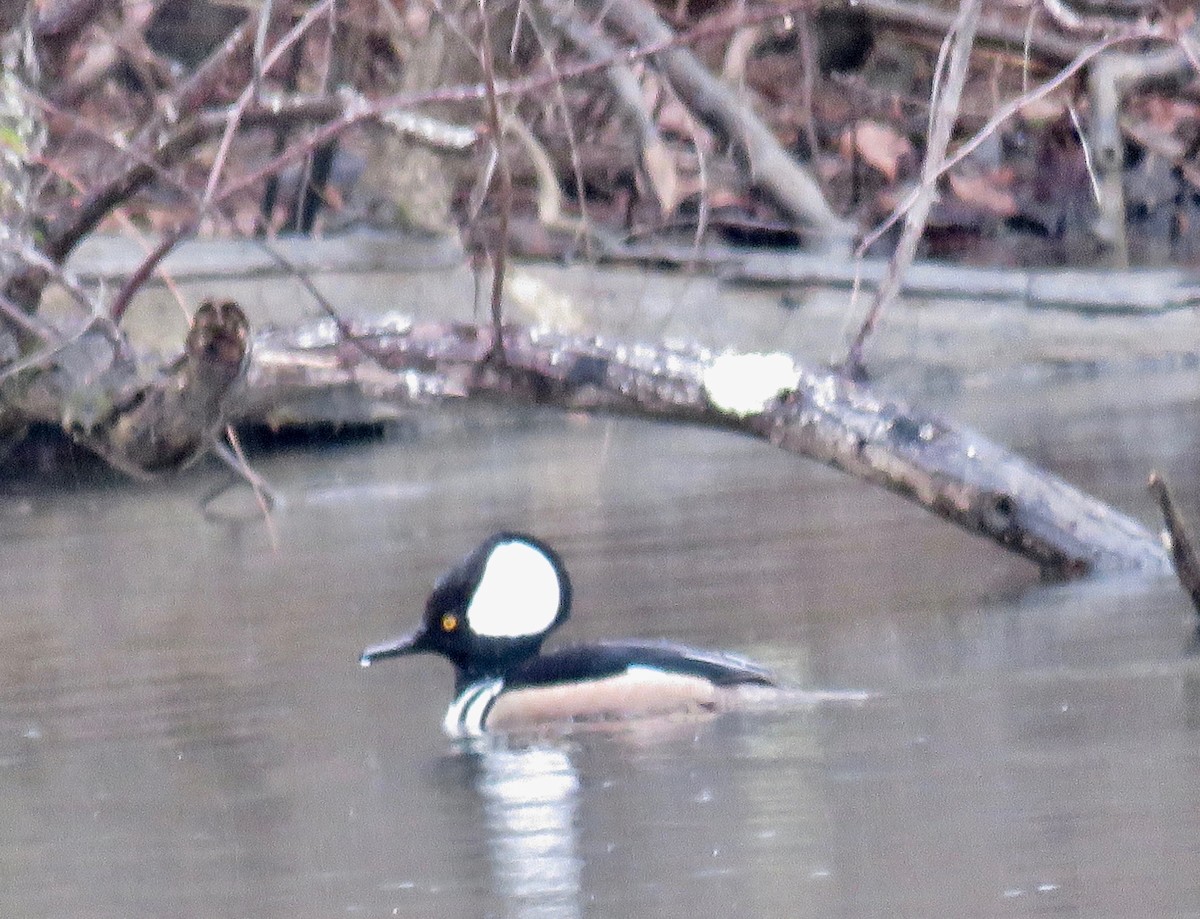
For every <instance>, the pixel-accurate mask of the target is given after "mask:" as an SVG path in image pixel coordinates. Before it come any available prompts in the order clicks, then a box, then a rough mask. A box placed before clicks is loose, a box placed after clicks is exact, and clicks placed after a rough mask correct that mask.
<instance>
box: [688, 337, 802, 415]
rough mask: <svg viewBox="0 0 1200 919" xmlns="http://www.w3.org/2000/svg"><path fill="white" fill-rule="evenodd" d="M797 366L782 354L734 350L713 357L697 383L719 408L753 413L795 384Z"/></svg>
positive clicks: (798, 370) (741, 412)
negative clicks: (736, 351) (733, 351)
mask: <svg viewBox="0 0 1200 919" xmlns="http://www.w3.org/2000/svg"><path fill="white" fill-rule="evenodd" d="M799 379H800V369H799V368H798V367H797V366H796V364H795V363H794V362H793V361H792V359H791V357H789V356H788V355H786V354H780V353H778V352H775V353H773V354H736V353H732V352H727V353H725V354H719V355H717V356H716V357H715V358H713V360H712V363H711V364H709V365H708V367H706V368H705V369H704V372H703V376H702V377H701V383H702V384H703V386H704V392H705V394H706V395H707V396H708V400H709V401H710V402H711V403H712V404H713V406H715V407H716V408H718V409H720V410H721V411H723V412H729V413H730V414H731V415H737V416H738V417H739V418H745V417H747V416H749V415H757V414H758V413H759V412H761V411H762V410H763V409H765V408H766V406H767V404H768V403H769V402H771V401H772V400H774V399H775V398H777V397H778V396H779V394H780V393H783V392H788V391H789V390H793V389H795V388H796V385H797V383H798V381H799Z"/></svg>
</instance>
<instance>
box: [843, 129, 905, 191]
mask: <svg viewBox="0 0 1200 919" xmlns="http://www.w3.org/2000/svg"><path fill="white" fill-rule="evenodd" d="M842 141H843V152H849V151H846V150H845V149H844V148H845V146H846V141H847V138H846V137H845V136H843V139H842ZM853 144H854V149H856V150H857V151H858V154H859V156H861V157H862V158H863V159H864V160H866V162H867V163H868V164H870V165H871V166H873V167H874V168H875V169H877V170H878V171H879V172H881V173H883V174H884V175H885V176H886V177H887V179H888V181H889V182H894V181H896V176H897V175H899V173H900V163H901V161H902V160H904V159H905V158H906V157H909V158H911V157H912V155H913V148H912V144H910V143H909V142H908V139H907V138H905V137H902V136H901V135H899V134H897V133H896V132H895V131H894V130H892V129H891V128H889V127H888V126H887V125H885V124H881V123H880V122H878V121H860V122H858V124H857V125H855V127H854V132H853Z"/></svg>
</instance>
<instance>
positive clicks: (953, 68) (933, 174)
mask: <svg viewBox="0 0 1200 919" xmlns="http://www.w3.org/2000/svg"><path fill="white" fill-rule="evenodd" d="M982 6H983V0H963V3H962V6H961V7H959V14H958V18H957V20H955V23H954V29H953V30H952V31H951V33H950V34H949V35H947V37H946V39H947V44H948V46H949V48H950V51H949V55H948V57H947V55H946V53H945V52H946V45H944V46H943V49H942V52H943V53H942V54H940V55H939V57H938V61H939V64H940V63H941V62H942V61H943V60H946V61H947V64H946V79H945V83H944V85H942V84H941V81H940V73H941V69H940V68H939V70H938V72H937V76H935V79H934V98H935V99H936V100H937V102H936V104H935V105H934V107H933V109H932V111H931V113H930V128H929V138H928V141H927V146H926V148H925V160H924V163H923V164H922V166H921V184H920V186H919V188H918V196H917V198H916V200H915V201H914V202H913V205H912V207H911V208H910V209H909V210H908V212H907V213H906V214H905V218H904V230H903V232H902V233H901V234H900V241H899V242H898V243H897V244H896V251H895V253H894V254H893V255H892V260H891V262H890V263H889V265H888V273H887V275H886V277H884V279H883V283H882V284H880V285H879V288H878V289H877V290H876V292H875V299H874V301H873V302H872V304H871V309H870V311H869V312H868V313H867V317H866V319H864V320H863V323H862V326H861V327H860V328H859V330H858V334H857V335H856V336H855V338H854V341H853V343H852V344H851V345H850V351H849V353H848V354H847V356H846V370H847V371H848V372H849V373H850V375H852V376H855V375H858V374H859V373H861V371H862V366H863V363H862V359H863V348H864V346H865V345H866V341H867V338H868V337H869V336H870V334H871V332H872V331H874V329H875V326H876V325H877V324H878V322H879V317H880V316H881V315H883V311H884V309H886V308H887V307H888V306H889V305H890V304H891V302H892V301H893V300H895V298H896V296H897V295H898V294H899V292H900V285H901V283H902V281H903V278H904V272H905V271H906V270H907V269H908V266H909V265H910V264H911V263H912V260H913V257H914V256H915V255H916V254H917V243H918V242H919V241H920V239H921V236H922V234H923V233H924V232H925V222H926V220H927V219H928V217H929V211H930V209H931V208H932V207H933V201H934V198H935V197H936V195H937V181H938V176H939V175H940V174H941V172H942V169H941V166H942V162H943V160H944V158H945V155H946V148H947V146H949V144H950V135H951V133H952V132H953V130H954V124H955V122H956V121H957V120H958V102H959V99H960V98H962V90H963V86H964V85H965V84H966V81H967V67H968V65H969V64H970V61H971V49H972V48H973V47H974V45H975V30H976V28H977V27H978V25H979V14H980V10H981V8H982Z"/></svg>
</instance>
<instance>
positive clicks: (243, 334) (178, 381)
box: [77, 300, 250, 476]
mask: <svg viewBox="0 0 1200 919" xmlns="http://www.w3.org/2000/svg"><path fill="white" fill-rule="evenodd" d="M249 346H250V324H249V322H248V321H247V320H246V316H245V314H244V313H243V312H242V311H241V309H240V308H239V307H238V306H237V304H235V303H232V302H229V301H226V302H224V303H220V304H216V303H213V302H212V301H211V300H208V301H205V302H204V303H203V304H202V305H201V306H200V309H198V310H197V311H196V315H195V317H194V318H193V319H192V327H191V329H190V330H189V331H188V336H187V341H186V344H185V346H184V353H183V355H182V356H181V357H180V358H179V359H178V360H177V361H176V362H175V363H174V365H172V366H171V367H169V368H167V369H166V371H165V372H164V373H163V374H162V375H160V376H159V378H158V379H155V380H153V381H151V382H150V383H149V384H147V385H145V386H143V387H141V388H140V389H137V390H136V391H134V392H133V393H132V395H131V397H130V398H129V399H128V400H126V401H124V402H121V403H119V404H116V405H114V406H113V410H112V413H111V414H110V415H109V416H108V417H107V418H105V419H104V420H103V421H102V422H100V423H99V424H98V425H96V426H94V427H93V428H92V429H91V430H89V431H87V432H86V433H80V434H78V435H77V439H78V440H79V441H80V442H81V443H83V444H84V445H85V446H87V447H89V448H91V449H93V450H95V451H96V452H97V453H100V454H101V455H102V456H104V457H105V459H107V460H108V461H109V462H111V463H112V464H113V465H114V466H116V467H118V468H119V469H122V470H124V471H126V472H128V473H130V474H131V475H136V476H142V475H147V474H155V473H161V472H169V471H174V470H176V469H180V468H183V467H184V466H186V465H188V464H189V463H191V462H193V461H194V460H195V459H196V458H198V457H199V456H200V455H201V454H203V453H204V452H205V451H206V450H207V449H208V445H209V443H210V441H211V439H212V437H213V435H214V434H215V433H216V431H217V430H218V429H219V428H220V426H221V424H222V419H223V415H222V411H223V409H224V404H225V401H226V399H227V398H228V396H229V393H230V390H231V389H232V388H233V386H234V384H235V383H236V382H237V381H238V380H239V379H240V378H241V376H242V374H243V373H244V371H245V366H246V358H247V355H248V352H249Z"/></svg>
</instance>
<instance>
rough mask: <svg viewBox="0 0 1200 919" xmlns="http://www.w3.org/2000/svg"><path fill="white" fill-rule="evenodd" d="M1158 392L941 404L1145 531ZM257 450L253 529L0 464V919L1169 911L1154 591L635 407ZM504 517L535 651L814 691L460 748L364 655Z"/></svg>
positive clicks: (201, 475)
mask: <svg viewBox="0 0 1200 919" xmlns="http://www.w3.org/2000/svg"><path fill="white" fill-rule="evenodd" d="M1185 381H1186V378H1185V377H1183V376H1180V377H1179V378H1178V379H1176V378H1173V377H1169V376H1167V377H1162V378H1156V381H1155V382H1153V383H1152V384H1149V385H1148V386H1147V387H1141V386H1138V387H1135V386H1134V385H1133V381H1130V380H1127V381H1125V383H1124V385H1114V386H1111V387H1109V388H1108V389H1107V390H1106V389H1105V387H1103V386H1099V387H1098V386H1097V385H1094V384H1088V383H1087V381H1071V380H1068V381H1065V382H1064V381H1058V382H1056V383H1054V384H1053V385H1054V386H1055V387H1056V388H1054V389H1050V388H1048V387H1047V386H1046V385H1045V384H1044V382H1040V381H1039V382H1036V383H1035V384H1031V385H1030V386H1029V387H1028V389H1027V390H1025V391H1023V392H1022V391H1016V392H1014V391H1013V389H1012V387H1011V385H1010V384H1011V381H1007V382H1005V384H1004V385H1003V386H990V387H983V388H978V387H976V388H972V387H967V388H965V389H962V390H956V391H953V392H944V393H941V394H940V395H938V396H937V397H936V400H937V401H940V403H941V405H942V407H944V408H945V409H947V410H948V411H951V412H954V413H956V414H958V415H959V416H960V417H962V418H966V419H970V420H972V421H973V423H975V424H977V425H979V426H980V427H982V428H985V429H987V430H988V431H990V432H991V433H993V434H995V435H997V436H1002V437H1004V439H1006V440H1008V441H1009V442H1010V443H1012V444H1013V445H1014V446H1016V447H1018V448H1019V449H1023V450H1026V451H1028V452H1029V453H1030V454H1031V455H1032V456H1033V457H1034V458H1035V459H1037V460H1040V461H1042V462H1046V463H1048V464H1050V465H1052V466H1053V467H1054V468H1055V469H1057V470H1059V471H1060V472H1062V473H1064V474H1065V475H1067V476H1068V477H1069V478H1071V479H1073V480H1074V481H1076V482H1077V483H1078V484H1080V485H1082V486H1083V487H1085V488H1088V489H1090V490H1093V491H1095V492H1096V493H1097V494H1099V495H1101V496H1102V497H1105V498H1106V499H1108V500H1111V501H1114V502H1116V503H1117V504H1119V505H1121V506H1122V507H1124V508H1125V509H1127V510H1129V511H1131V512H1134V513H1139V514H1147V513H1148V512H1149V510H1150V505H1149V502H1148V500H1147V499H1146V498H1145V496H1144V493H1143V483H1144V478H1145V474H1146V471H1147V470H1148V468H1149V467H1150V466H1151V465H1157V466H1159V467H1160V468H1162V469H1164V470H1165V471H1166V472H1167V473H1168V475H1169V476H1170V477H1171V478H1172V479H1173V480H1174V482H1175V484H1176V487H1177V490H1178V491H1179V492H1180V498H1181V500H1182V503H1183V504H1184V506H1185V508H1188V509H1189V510H1190V509H1194V508H1196V507H1197V506H1198V505H1200V494H1198V492H1197V489H1196V488H1195V486H1194V482H1195V481H1196V479H1195V472H1196V470H1195V463H1194V460H1193V459H1192V457H1194V456H1195V455H1196V451H1195V449H1194V448H1195V443H1194V440H1195V436H1194V434H1193V433H1192V432H1194V431H1196V430H1197V422H1198V421H1200V413H1197V412H1196V410H1195V409H1194V408H1193V407H1192V404H1191V402H1192V396H1193V395H1194V384H1188V383H1187V382H1185ZM1189 385H1190V386H1191V391H1189V388H1188V387H1189ZM1098 393H1099V394H1102V396H1103V397H1104V398H1107V396H1112V399H1111V401H1108V402H1103V401H1101V402H1097V401H1096V400H1097V399H1098V398H1101V396H1098ZM1148 406H1150V408H1148ZM256 465H257V467H258V468H259V470H260V471H261V472H262V473H263V474H264V475H266V476H267V477H268V478H269V479H270V480H271V482H272V483H273V484H274V485H275V486H276V488H277V489H278V490H279V492H280V493H281V495H282V498H283V505H282V507H281V508H280V509H279V511H278V512H277V513H276V514H275V516H274V520H273V528H274V531H275V539H276V540H277V544H278V548H272V545H271V539H270V538H269V535H268V532H267V530H266V529H265V528H264V527H263V526H262V525H261V524H260V523H258V522H255V521H253V520H251V519H249V515H244V516H245V519H242V517H241V516H239V515H241V514H242V512H243V511H245V510H246V506H247V504H248V502H247V501H246V500H245V499H244V497H237V496H227V497H226V498H223V499H222V500H221V501H219V502H218V507H219V509H220V510H222V511H223V512H226V513H228V514H231V515H233V517H232V519H225V520H219V521H214V520H211V519H206V518H205V517H204V516H203V515H202V514H201V513H200V512H199V510H198V503H199V500H200V499H201V498H202V497H203V495H204V494H205V493H206V492H207V491H208V490H209V489H210V488H211V487H212V486H213V485H214V484H215V483H218V482H219V481H220V480H221V479H222V478H223V475H224V474H223V473H222V472H220V471H219V470H217V469H216V468H215V467H205V468H202V469H199V470H195V471H193V472H192V473H189V474H188V475H185V476H183V477H181V478H178V479H175V480H172V481H170V482H167V483H162V484H158V485H153V486H149V487H147V486H141V485H130V484H127V483H125V482H123V481H121V480H118V479H111V478H109V477H107V476H104V475H98V474H97V473H96V472H95V469H94V467H92V466H91V465H90V464H89V463H87V462H86V461H84V460H83V459H82V458H79V459H76V460H74V461H69V462H68V463H67V464H66V467H65V471H63V472H61V473H60V474H59V476H58V478H57V480H55V481H54V482H53V487H51V488H44V487H43V486H42V485H41V484H39V480H37V479H35V478H33V477H31V476H23V475H19V474H16V473H14V472H13V471H12V470H11V469H10V475H9V477H8V479H7V480H6V481H5V482H4V483H3V484H2V485H0V522H2V526H0V585H2V588H3V595H4V598H5V603H4V607H5V608H4V613H3V615H2V616H0V649H2V650H0V915H3V916H20V917H29V919H32V917H43V916H44V917H55V919H66V917H87V919H138V917H147V919H150V917H153V919H159V917H163V916H176V917H187V916H196V917H213V919H224V917H230V919H234V917H275V916H278V917H289V919H294V917H310V916H311V917H330V916H339V915H351V916H372V917H374V916H379V917H385V916H412V917H435V916H446V917H470V916H498V917H510V916H512V917H524V916H537V917H573V916H644V915H656V916H663V917H681V919H682V917H687V919H693V917H696V916H730V917H733V916H739V917H740V916H789V917H805V916H812V917H823V919H824V917H831V916H855V917H862V916H901V915H911V916H1005V917H1007V916H1050V915H1064V914H1067V915H1086V916H1089V917H1106V916H1113V917H1116V916H1130V915H1139V916H1140V915H1155V916H1169V915H1179V916H1182V915H1195V914H1196V913H1198V912H1200V816H1198V815H1200V752H1197V751H1198V749H1200V748H1198V746H1197V739H1198V738H1197V726H1198V725H1200V663H1198V661H1197V656H1196V643H1195V640H1194V633H1193V629H1192V626H1191V623H1190V620H1189V618H1188V617H1189V614H1188V608H1187V605H1186V602H1185V601H1184V599H1183V598H1182V596H1181V595H1180V593H1179V592H1178V590H1177V588H1176V586H1175V585H1174V584H1173V583H1171V582H1170V581H1165V580H1164V581H1153V580H1152V581H1145V580H1138V579H1132V580H1109V581H1104V582H1097V583H1087V584H1074V585H1042V584H1039V583H1038V581H1037V579H1036V576H1035V574H1034V572H1033V571H1032V570H1031V569H1030V568H1029V567H1028V566H1026V565H1025V564H1024V563H1022V562H1020V561H1019V560H1016V559H1014V558H1012V557H1010V556H1008V555H1006V554H1004V553H1002V552H1000V551H999V550H997V549H995V548H993V547H991V546H990V545H988V544H985V543H983V542H980V541H978V540H976V539H973V538H971V537H966V536H963V535H962V534H960V533H958V532H957V531H956V530H954V529H952V528H951V527H949V526H947V525H945V524H942V523H940V522H938V521H936V520H933V519H931V518H928V517H927V516H926V515H925V514H923V513H922V512H920V511H917V510H915V509H913V508H910V507H909V506H907V505H906V504H905V503H903V502H902V501H900V500H899V499H896V498H893V497H891V496H889V495H885V494H881V493H878V492H876V491H875V490H873V489H871V488H869V487H866V486H863V485H861V484H859V483H856V482H854V481H851V480H849V479H847V478H845V477H843V476H840V475H838V474H836V473H834V472H831V471H829V470H826V469H824V468H822V467H819V466H816V465H815V464H812V463H809V462H805V461H801V460H798V459H796V458H794V457H790V456H787V455H785V454H783V453H780V452H777V451H775V450H773V449H771V448H769V447H766V446H763V445H761V444H758V443H755V442H752V441H749V440H744V439H740V438H738V437H735V436H732V435H728V434H723V433H713V432H707V431H701V430H696V429H691V428H671V427H662V426H656V425H650V424H644V423H640V422H637V421H633V420H609V419H602V418H600V419H595V418H593V419H588V418H582V417H563V416H560V415H557V414H542V413H537V412H533V413H530V412H504V411H491V410H481V411H472V412H469V413H467V412H457V413H453V412H452V413H450V414H449V415H446V414H442V415H438V416H434V417H431V418H427V419H424V420H418V421H416V422H415V423H414V424H413V425H410V426H406V427H404V428H403V429H402V430H399V431H395V432H393V433H392V434H391V435H390V436H388V437H386V438H384V439H380V440H369V439H368V440H366V441H359V442H354V443H350V444H348V445H344V446H337V445H332V444H330V445H327V446H325V447H315V448H314V447H307V448H305V449H287V448H282V449H274V450H271V451H266V452H260V453H259V455H258V456H257V459H256ZM500 527H516V528H522V529H528V530H531V531H534V532H536V533H538V534H539V535H541V536H543V537H545V538H546V539H548V540H550V541H551V542H552V543H554V544H555V545H557V546H558V547H559V548H560V550H561V551H562V553H563V555H564V556H565V558H566V559H567V561H568V564H569V566H570V568H571V571H572V573H573V576H574V580H575V584H576V596H577V606H576V613H575V618H574V619H573V621H572V622H571V623H570V625H569V626H568V628H567V629H566V630H565V634H564V636H563V638H564V639H567V638H570V639H580V640H584V639H590V638H597V637H602V636H629V637H659V636H662V637H669V638H674V639H678V640H684V641H688V642H691V643H694V644H699V645H707V646H713V647H721V648H728V649H732V650H736V651H738V652H741V653H744V654H748V655H750V656H753V657H756V658H758V659H760V660H761V661H763V662H765V663H767V664H769V665H771V666H773V667H775V668H777V669H778V670H779V671H780V672H781V673H782V674H784V675H786V677H787V678H788V679H789V680H791V681H792V682H794V683H795V684H796V685H798V686H801V687H804V688H806V689H813V690H820V691H822V692H824V693H826V694H827V696H828V697H827V698H825V699H824V700H823V701H816V702H809V703H803V702H799V703H795V704H791V705H787V706H781V707H778V708H774V709H768V710H765V711H754V712H746V713H738V714H735V715H731V716H728V717H724V718H722V719H719V720H718V721H716V722H715V723H712V724H709V725H705V726H688V727H684V728H681V729H679V730H676V731H674V732H673V733H671V734H670V735H669V736H647V735H646V734H644V733H643V732H636V731H634V732H629V733H626V734H620V735H618V736H601V735H592V734H583V735H573V736H570V737H566V738H560V739H554V740H542V741H537V742H527V743H520V744H515V743H514V744H504V743H500V744H494V745H484V746H480V747H475V748H472V749H463V748H461V747H455V746H453V745H452V744H450V743H449V742H448V741H447V740H445V738H443V737H442V735H441V734H440V730H439V726H440V721H441V717H442V713H443V711H444V708H445V705H446V703H447V702H448V701H449V696H450V691H451V682H452V675H451V672H450V669H449V666H448V665H446V664H445V663H444V662H442V661H439V660H436V659H428V660H426V659H409V660H404V661H398V662H394V663H389V664H387V665H380V666H379V667H375V668H372V669H371V670H370V671H363V670H361V669H360V668H359V667H358V666H357V663H356V658H357V654H358V652H359V651H360V650H361V648H362V647H363V646H364V645H366V644H368V643H371V642H374V641H377V640H380V639H383V638H385V637H388V636H389V635H391V634H393V633H394V632H396V631H398V630H401V629H404V628H407V627H408V626H410V625H411V624H412V623H414V622H415V621H416V619H417V617H418V616H419V615H420V610H421V606H422V603H423V600H424V596H425V594H426V592H427V590H428V589H429V586H430V584H431V583H432V581H433V579H434V578H435V577H436V576H437V575H438V574H440V573H441V571H442V570H443V569H444V568H445V567H446V566H447V565H448V564H449V563H451V562H452V561H454V560H456V559H457V558H458V557H460V556H461V555H462V554H463V553H464V552H466V551H467V550H468V549H470V548H471V547H472V546H473V545H474V544H475V543H476V542H477V540H479V539H480V538H481V537H483V536H484V535H486V534H488V533H490V532H491V531H493V530H495V529H497V528H500ZM860 692H865V693H867V694H868V698H867V699H866V701H861V700H860V701H855V700H856V699H859V693H860ZM843 693H844V694H845V695H844V696H842V695H839V694H843Z"/></svg>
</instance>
